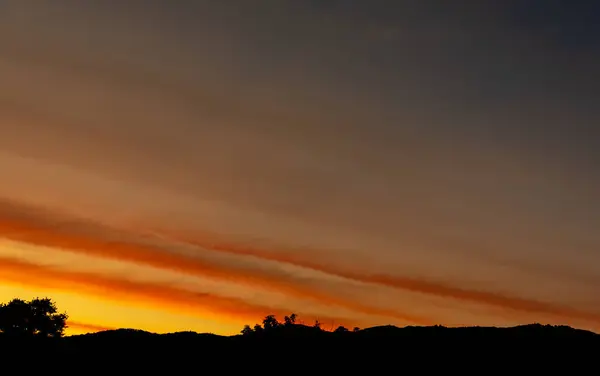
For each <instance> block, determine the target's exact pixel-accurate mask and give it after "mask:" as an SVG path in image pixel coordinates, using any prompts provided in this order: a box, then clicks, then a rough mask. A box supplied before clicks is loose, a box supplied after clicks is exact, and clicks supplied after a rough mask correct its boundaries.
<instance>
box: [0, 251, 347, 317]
mask: <svg viewBox="0 0 600 376" xmlns="http://www.w3.org/2000/svg"><path fill="white" fill-rule="evenodd" d="M0 271H1V272H2V273H1V275H0V280H2V281H4V282H8V283H16V284H24V285H27V286H38V287H45V288H49V289H57V290H62V291H75V292H79V293H84V294H91V295H95V296H99V297H103V298H110V299H121V300H132V299H133V300H134V301H136V302H138V303H140V304H142V305H144V304H145V305H150V306H153V305H160V306H161V307H163V308H168V309H170V310H172V311H175V312H187V313H191V314H195V315H198V316H200V317H212V318H217V319H220V320H223V319H224V318H228V319H233V320H236V321H241V320H246V321H249V322H252V321H254V320H257V319H259V318H261V317H264V316H265V315H268V314H275V315H277V316H279V317H281V316H283V315H285V314H289V312H287V311H286V310H284V309H283V308H276V307H269V306H263V305H257V304H252V303H249V302H245V301H243V300H240V299H237V298H232V297H225V296H218V295H214V294H211V293H199V292H195V291H190V290H184V289H181V288H176V287H172V286H166V285H164V284H158V283H150V282H139V281H132V280H127V279H122V278H116V277H111V276H106V275H101V274H95V273H84V272H77V271H72V270H64V269H59V268H52V267H46V266H40V265H36V264H34V263H31V262H27V261H23V260H17V259H11V258H6V257H2V258H0ZM23 275H27V276H28V278H26V279H24V278H23ZM302 316H303V317H304V318H306V319H307V320H311V319H314V318H315V316H311V315H302ZM320 317H321V320H327V321H334V322H339V323H344V322H349V320H348V319H343V318H335V317H327V316H326V315H322V316H320Z"/></svg>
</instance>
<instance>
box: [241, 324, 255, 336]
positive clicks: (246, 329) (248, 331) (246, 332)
mask: <svg viewBox="0 0 600 376" xmlns="http://www.w3.org/2000/svg"><path fill="white" fill-rule="evenodd" d="M241 333H242V334H243V335H245V336H247V335H249V334H252V333H254V330H252V328H251V327H250V325H244V328H243V329H242V331H241Z"/></svg>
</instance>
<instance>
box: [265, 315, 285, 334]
mask: <svg viewBox="0 0 600 376" xmlns="http://www.w3.org/2000/svg"><path fill="white" fill-rule="evenodd" d="M279 325H281V324H279V321H277V319H276V318H275V315H269V316H267V317H265V318H264V320H263V329H264V330H265V331H271V330H273V329H276V328H277V327H279Z"/></svg>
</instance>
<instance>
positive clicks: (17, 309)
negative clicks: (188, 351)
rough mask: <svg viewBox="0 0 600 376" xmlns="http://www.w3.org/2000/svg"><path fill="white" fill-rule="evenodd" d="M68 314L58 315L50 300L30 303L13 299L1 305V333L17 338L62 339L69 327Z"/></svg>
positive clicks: (37, 299) (35, 300) (43, 299)
mask: <svg viewBox="0 0 600 376" xmlns="http://www.w3.org/2000/svg"><path fill="white" fill-rule="evenodd" d="M67 318H68V316H67V314H66V313H58V308H57V307H56V304H55V303H54V302H53V301H52V300H51V299H49V298H35V299H32V300H30V301H25V300H22V299H13V300H11V301H10V302H8V303H6V304H0V332H1V333H3V334H4V335H9V336H17V337H48V338H56V337H62V336H63V334H64V331H65V328H66V327H67Z"/></svg>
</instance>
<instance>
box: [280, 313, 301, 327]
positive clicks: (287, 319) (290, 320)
mask: <svg viewBox="0 0 600 376" xmlns="http://www.w3.org/2000/svg"><path fill="white" fill-rule="evenodd" d="M297 317H298V316H297V315H296V314H295V313H292V314H291V315H289V316H285V317H284V318H283V321H284V323H285V325H287V326H290V325H294V324H296V318H297Z"/></svg>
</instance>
